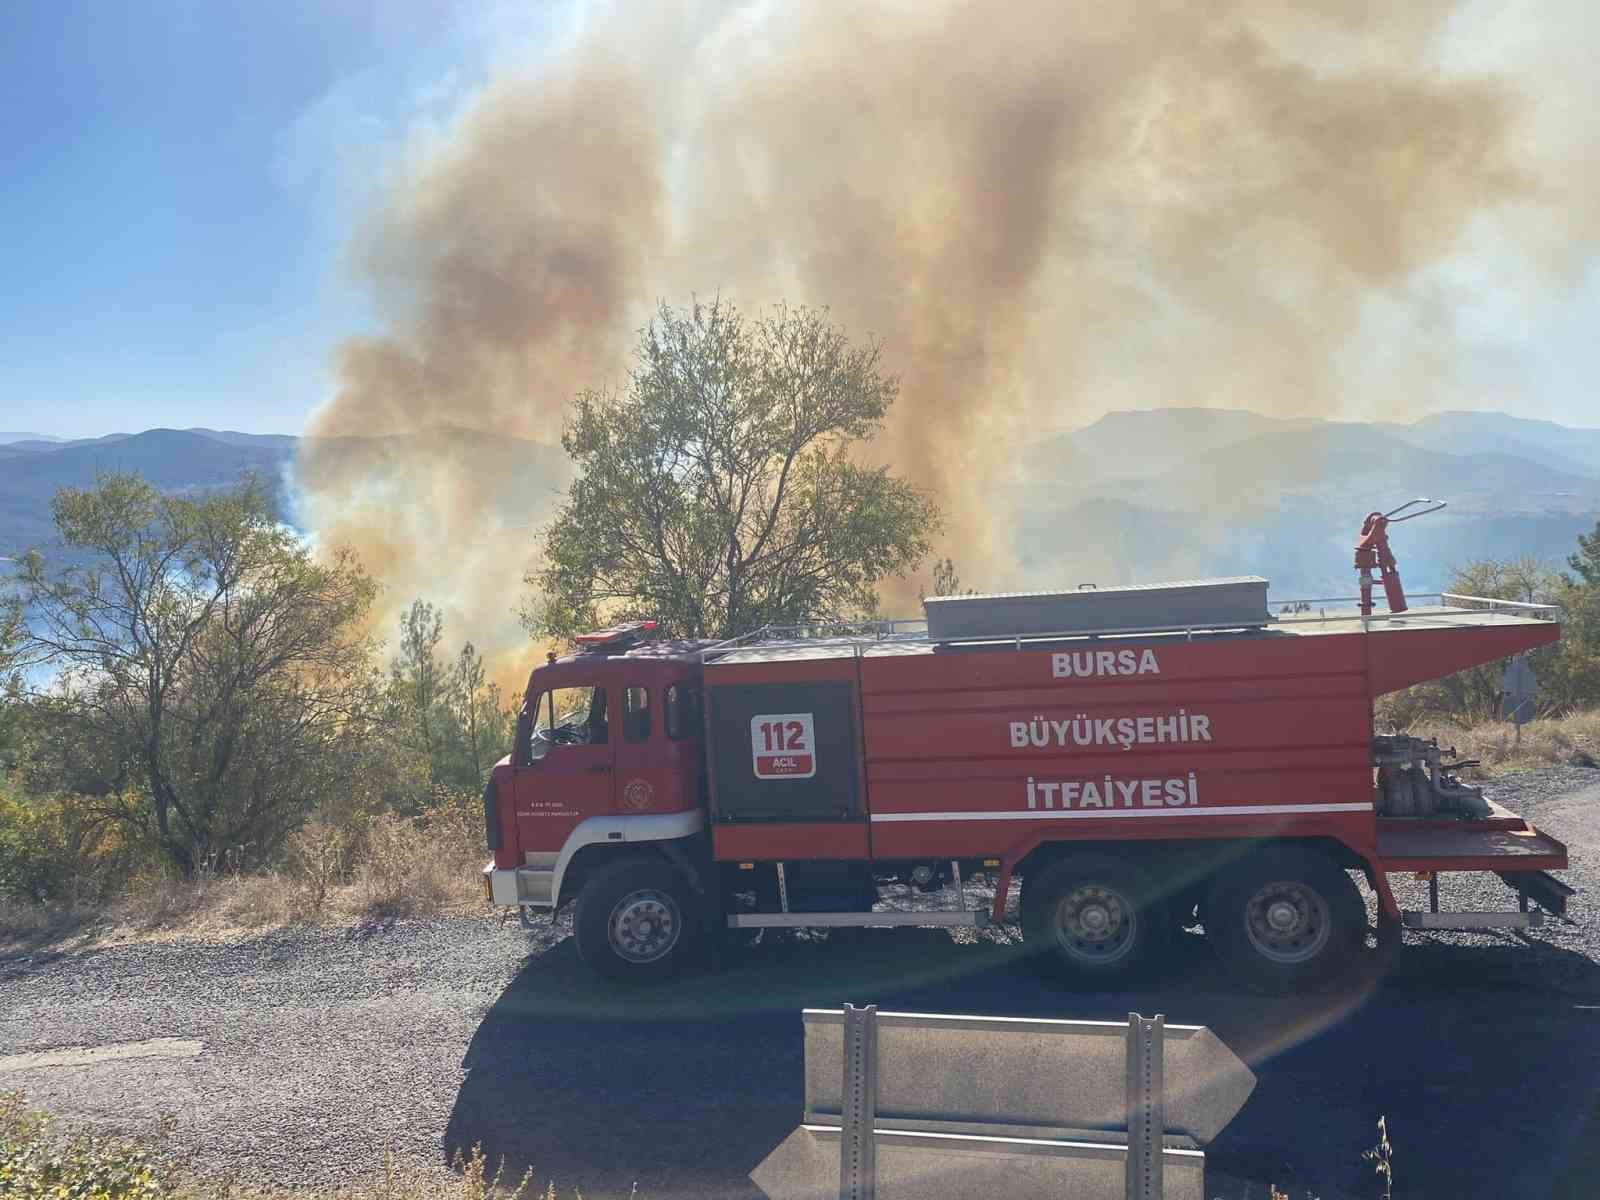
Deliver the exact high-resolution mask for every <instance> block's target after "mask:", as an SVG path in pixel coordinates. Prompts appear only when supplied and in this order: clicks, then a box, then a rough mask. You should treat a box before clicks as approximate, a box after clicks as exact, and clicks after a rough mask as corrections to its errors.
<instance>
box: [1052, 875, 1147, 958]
mask: <svg viewBox="0 0 1600 1200" xmlns="http://www.w3.org/2000/svg"><path fill="white" fill-rule="evenodd" d="M1137 931H1138V913H1137V911H1136V910H1135V909H1134V906H1133V904H1132V902H1131V901H1129V899H1128V898H1127V897H1126V896H1124V895H1123V894H1122V893H1121V892H1118V891H1115V890H1114V889H1112V888H1108V887H1102V886H1100V885H1099V884H1084V885H1083V886H1081V887H1078V888H1074V889H1073V890H1072V891H1070V892H1068V893H1067V894H1066V895H1065V896H1063V897H1062V898H1061V900H1060V902H1059V903H1058V904H1057V905H1056V911H1055V937H1056V944H1057V945H1058V946H1060V948H1061V949H1062V950H1064V951H1065V952H1066V954H1067V955H1068V957H1070V958H1075V959H1078V960H1079V961H1081V962H1092V963H1110V962H1116V961H1117V960H1118V959H1120V958H1122V957H1123V956H1124V955H1126V954H1127V953H1128V952H1129V951H1130V950H1132V949H1133V944H1134V937H1135V935H1136V933H1137Z"/></svg>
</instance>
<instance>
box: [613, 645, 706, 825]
mask: <svg viewBox="0 0 1600 1200" xmlns="http://www.w3.org/2000/svg"><path fill="white" fill-rule="evenodd" d="M617 682H618V685H619V686H618V697H619V701H620V709H621V714H620V716H619V717H618V719H617V720H618V733H617V737H616V748H617V749H616V754H617V758H616V772H615V774H614V775H613V779H614V780H615V789H616V811H617V812H619V813H622V814H631V813H665V812H681V811H683V810H684V809H688V808H694V807H697V806H698V804H699V801H700V778H699V777H700V745H699V742H700V721H699V709H698V691H697V689H694V688H693V685H692V683H691V681H690V680H688V679H686V678H683V677H682V675H681V672H675V671H673V670H672V669H671V668H670V667H668V666H667V665H666V664H661V663H651V662H627V661H625V662H624V663H623V665H622V667H621V670H620V671H619V673H618V681H617Z"/></svg>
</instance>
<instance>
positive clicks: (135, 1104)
mask: <svg viewBox="0 0 1600 1200" xmlns="http://www.w3.org/2000/svg"><path fill="white" fill-rule="evenodd" d="M1490 794H1491V796H1493V797H1494V798H1495V799H1496V800H1498V801H1499V802H1500V803H1502V804H1505V805H1506V806H1507V807H1510V808H1512V809H1515V810H1517V811H1520V812H1522V813H1524V814H1525V815H1527V816H1528V817H1529V818H1530V819H1532V820H1533V821H1535V822H1536V823H1537V824H1538V825H1539V826H1540V827H1541V828H1542V829H1544V830H1545V831H1546V832H1548V833H1550V834H1552V835H1554V836H1555V837H1558V838H1560V839H1562V840H1563V841H1565V842H1567V844H1568V846H1569V848H1570V849H1571V851H1572V855H1573V859H1574V864H1575V865H1574V868H1573V870H1571V871H1570V872H1568V874H1567V876H1566V878H1567V881H1568V882H1569V883H1571V884H1572V885H1573V886H1575V887H1576V888H1578V890H1579V895H1578V896H1577V897H1576V899H1575V900H1574V901H1573V903H1572V908H1571V916H1572V917H1573V919H1574V920H1575V921H1576V924H1575V925H1574V926H1560V925H1556V926H1550V927H1546V928H1545V929H1542V930H1538V931H1534V932H1533V933H1531V934H1530V935H1529V936H1528V937H1526V938H1523V937H1520V936H1514V935H1510V934H1504V935H1501V934H1495V935H1488V934H1408V935H1407V944H1406V947H1405V952H1404V954H1403V955H1402V956H1401V959H1400V962H1399V964H1398V965H1397V967H1396V969H1395V971H1394V972H1393V973H1392V974H1391V975H1390V976H1389V977H1388V978H1387V979H1386V980H1385V981H1383V982H1382V983H1381V984H1379V985H1377V986H1376V987H1367V988H1362V989H1359V990H1356V991H1350V992H1343V993H1339V994H1330V995H1320V996H1310V997H1298V998H1292V999H1275V998H1274V999H1269V998H1263V997H1259V996H1252V995H1248V994H1244V993H1241V992H1239V991H1238V990H1236V989H1234V988H1233V987H1232V986H1230V985H1229V983H1228V982H1227V980H1225V979H1224V978H1223V977H1222V976H1221V974H1220V972H1219V971H1218V970H1217V969H1216V968H1215V967H1214V965H1213V963H1212V961H1211V958H1210V955H1209V953H1208V951H1207V949H1206V947H1205V944H1204V941H1203V940H1202V939H1201V938H1199V937H1190V938H1186V939H1184V944H1183V945H1181V946H1179V947H1178V948H1177V949H1176V950H1175V952H1174V957H1175V959H1176V961H1175V962H1174V963H1173V964H1172V967H1171V969H1170V971H1169V972H1168V980H1167V982H1166V983H1165V984H1163V985H1160V986H1157V987H1152V988H1150V989H1148V990H1144V991H1140V992H1137V993H1121V994H1081V993H1072V992H1069V991H1066V990H1064V989H1061V988H1059V987H1057V986H1055V985H1052V984H1050V983H1048V982H1046V981H1044V980H1043V979H1042V978H1040V977H1039V976H1038V974H1037V973H1035V972H1034V971H1032V970H1030V969H1028V968H1027V967H1025V966H1024V965H1022V964H1020V963H1018V962H1016V961H1015V960H1014V958H1013V956H1012V952H1011V950H1010V949H1009V948H1007V947H1005V946H1002V945H996V944H994V943H993V942H977V943H970V942H969V943H965V944H961V943H957V942H956V941H954V940H953V939H952V938H951V937H950V935H949V934H947V933H942V932H938V931H921V930H874V931H868V932H867V933H866V934H865V935H863V936H862V937H861V938H860V939H859V940H858V941H857V942H855V943H853V944H850V945H828V944H826V943H821V942H815V941H789V942H783V943H779V944H776V945H771V946H758V947H756V948H754V949H753V950H751V951H748V952H746V953H744V954H742V955H741V956H740V957H738V958H737V959H736V960H734V961H733V962H732V963H731V964H730V965H729V966H727V967H726V968H725V969H724V970H723V971H722V972H721V973H719V974H716V975H700V976H695V977H692V978H686V979H682V980H678V981H676V982H674V983H671V984H669V985H665V986H662V987H658V988H654V989H650V990H648V991H631V992H630V991H618V990H616V989H614V988H611V987H608V986H605V985H602V984H600V983H598V982H597V981H595V980H593V979H591V978H590V977H589V975H588V974H587V972H585V971H584V970H583V968H582V967H581V966H580V965H579V963H578V962H577V959H576V955H575V954H574V952H573V948H572V942H571V939H570V938H569V937H567V936H566V934H567V932H568V930H567V925H566V922H565V921H562V922H560V923H558V924H557V925H556V926H555V927H554V928H549V927H547V928H545V929H542V930H541V931H540V932H539V933H537V934H534V935H531V936H530V935H529V934H527V933H525V932H524V931H522V930H521V929H520V928H518V926H517V925H516V924H515V923H514V922H509V923H501V922H499V921H498V920H495V919H491V920H449V921H407V922H399V923H396V924H393V925H391V926H387V927H382V928H371V929H360V930H351V929H316V930H308V929H294V930H281V931H277V932H273V933H269V934H265V935H262V936H258V937H252V938H249V939H248V940H243V941H237V942H232V943H228V944H215V943H198V942H177V943H161V944H141V945H131V946H121V947H112V948H105V949H98V950H88V951H81V952H72V953H64V954H63V953H37V954H33V955H28V956H21V957H13V958H9V959H0V1091H9V1090H22V1091H24V1092H25V1093H27V1094H28V1096H29V1098H30V1099H31V1100H32V1101H34V1102H35V1103H37V1104H39V1105H40V1106H43V1107H46V1108H49V1109H51V1110H53V1111H55V1112H57V1113H60V1114H62V1115H63V1116H66V1117H69V1118H72V1119H74V1120H76V1121H78V1122H81V1123H87V1124H92V1125H95V1126H98V1127H103V1128H106V1129H110V1130H115V1131H119V1132H126V1133H141V1132H147V1131H150V1130H153V1129H154V1128H156V1127H158V1126H159V1125H160V1124H161V1122H163V1121H164V1120H166V1119H168V1118H175V1119H176V1126H175V1133H174V1136H175V1137H176V1138H177V1140H178V1141H179V1142H180V1144H182V1145H183V1146H185V1147H187V1148H188V1149H189V1150H191V1151H192V1152H193V1155H194V1158H195V1161H196V1163H197V1164H198V1165H199V1166H200V1167H201V1168H202V1169H205V1170H209V1171H215V1172H218V1173H229V1174H231V1175H233V1176H234V1177H236V1178H240V1179H242V1180H243V1181H247V1182H274V1183H283V1184H300V1183H304V1184H321V1185H333V1184H337V1183H340V1182H346V1181H350V1180H353V1179H355V1178H357V1177H360V1176H363V1175H368V1174H370V1173H371V1172H372V1171H373V1170H374V1168H375V1167H376V1166H377V1165H378V1163H379V1162H381V1157H382V1154H383V1152H384V1150H386V1149H392V1150H394V1151H396V1152H397V1153H399V1154H401V1155H403V1156H406V1157H408V1158H414V1159H416V1160H420V1161H423V1162H427V1163H432V1164H439V1165H442V1164H443V1163H444V1162H445V1161H447V1160H448V1159H449V1158H450V1156H452V1155H453V1154H454V1153H455V1152H456V1151H458V1150H462V1149H465V1148H468V1147H470V1146H471V1145H473V1144H475V1143H482V1144H483V1146H484V1147H485V1149H486V1150H487V1151H488V1152H489V1153H490V1155H491V1156H493V1157H499V1156H502V1155H503V1156H505V1157H506V1159H507V1160H508V1161H509V1162H510V1164H511V1165H512V1166H513V1167H514V1168H515V1169H518V1170H520V1169H521V1168H522V1167H523V1166H532V1167H533V1168H534V1170H535V1172H536V1174H537V1177H538V1179H539V1180H540V1182H541V1184H542V1183H543V1181H545V1180H548V1179H553V1180H554V1181H555V1182H556V1184H557V1186H558V1187H560V1188H562V1189H570V1188H572V1187H574V1186H582V1187H583V1189H584V1194H585V1195H586V1196H589V1197H591V1198H594V1200H599V1198H600V1197H605V1196H612V1195H618V1196H626V1195H628V1192H629V1188H630V1186H631V1185H632V1184H633V1183H634V1182H635V1181H637V1182H638V1184H639V1194H640V1196H641V1197H644V1198H646V1200H663V1198H668V1197H672V1198H676V1197H715V1198H722V1197H730V1198H731V1197H738V1198H741V1200H742V1198H746V1197H754V1196H758V1195H759V1193H758V1192H756V1191H755V1189H754V1187H753V1186H752V1185H751V1184H750V1183H749V1182H748V1180H747V1179H746V1178H745V1176H746V1173H747V1172H748V1171H749V1170H750V1169H751V1167H753V1166H754V1165H755V1164H756V1163H757V1162H759V1161H760V1160H761V1159H762V1158H763V1157H764V1156H765V1155H766V1154H767V1152H768V1151H769V1150H771V1149H772V1147H773V1146H775V1145H776V1144H777V1143H778V1142H779V1141H780V1140H781V1139H782V1138H783V1137H784V1136H785V1135H786V1134H787V1133H788V1132H789V1130H791V1129H792V1128H793V1127H794V1125H795V1124H796V1122H797V1120H798V1118H799V1111H800V1097H801V1063H802V1047H801V1039H800V1021H799V1015H798V1012H799V1009H800V1008H802V1007H804V1006H806V1005H819V1006H837V1005H839V1004H840V1003H842V1002H844V1001H847V1000H848V1001H852V1002H855V1003H869V1002H877V1003H879V1004H881V1005H883V1006H885V1007H888V1008H900V1009H914V1010H922V1011H943V1012H980V1013H994V1014H1011V1015H1037V1016H1069V1017H1083V1018H1102V1019H1105V1018H1109V1019H1114V1020H1121V1019H1124V1018H1125V1017H1126V1015H1127V1013H1128V1012H1129V1011H1139V1012H1143V1013H1146V1014H1150V1013H1154V1012H1163V1013H1165V1014H1166V1015H1167V1018H1168V1019H1169V1020H1170V1021H1173V1022H1186V1023H1197V1024H1206V1025H1210V1026H1211V1027H1212V1028H1213V1029H1214V1030H1216V1032H1217V1033H1218V1034H1219V1035H1220V1036H1221V1037H1222V1038H1223V1040H1224V1041H1226V1042H1227V1043H1228V1044H1229V1045H1230V1046H1232V1047H1233V1048H1234V1050H1235V1051H1236V1052H1237V1053H1239V1054H1241V1055H1242V1056H1243V1057H1245V1058H1246V1060H1247V1061H1249V1062H1250V1064H1251V1066H1252V1067H1253V1068H1254V1069H1255V1071H1256V1073H1257V1075H1258V1076H1259V1079H1260V1083H1259V1085H1258V1087H1257V1089H1256V1092H1255V1094H1254V1096H1253V1097H1252V1098H1251V1100H1250V1102H1249V1103H1248V1104H1247V1105H1246V1106H1245V1108H1244V1110H1243V1112H1241V1114H1240V1115H1239V1117H1238V1118H1237V1119H1236V1120H1235V1121H1234V1122H1233V1124H1232V1125H1231V1126H1229V1128H1228V1129H1227V1130H1226V1131H1224V1133H1223V1134H1222V1136H1221V1137H1219V1138H1218V1139H1217V1141H1216V1142H1215V1143H1213V1145H1212V1146H1211V1147H1210V1150H1209V1164H1208V1177H1207V1178H1208V1184H1207V1192H1208V1195H1211V1196H1218V1197H1226V1198H1228V1200H1238V1198H1245V1197H1251V1198H1254V1197H1261V1198H1263V1200H1265V1197H1266V1194H1267V1184H1268V1183H1269V1182H1276V1183H1277V1185H1278V1186H1279V1187H1281V1188H1287V1189H1288V1190H1289V1193H1290V1195H1291V1196H1292V1197H1293V1200H1302V1197H1303V1196H1304V1195H1306V1194H1307V1193H1308V1192H1311V1193H1314V1194H1316V1195H1319V1196H1321V1197H1322V1198H1323V1200H1337V1198H1341V1197H1362V1196H1370V1195H1372V1194H1374V1193H1373V1191H1372V1187H1371V1183H1372V1181H1371V1178H1370V1176H1369V1170H1370V1169H1369V1168H1367V1167H1366V1165H1365V1164H1363V1163H1362V1161H1361V1158H1360V1152H1361V1150H1362V1149H1364V1148H1365V1147H1367V1146H1369V1145H1371V1142H1372V1132H1373V1124H1374V1122H1375V1121H1376V1119H1377V1117H1378V1115H1379V1114H1380V1113H1386V1114H1387V1115H1388V1117H1389V1125H1390V1132H1391V1137H1392V1140H1393V1142H1394V1144H1395V1147H1396V1157H1397V1177H1396V1189H1395V1195H1396V1196H1449V1197H1454V1198H1457V1200H1466V1198H1470V1197H1485V1198H1489V1197H1492V1198H1494V1200H1505V1198H1507V1197H1524V1196H1527V1197H1549V1196H1552V1195H1553V1194H1554V1195H1556V1196H1561V1197H1568V1196H1570V1197H1581V1196H1593V1195H1600V1112H1597V1104H1596V1101H1597V1097H1600V914H1596V913H1595V911H1594V901H1593V898H1594V897H1595V896H1596V895H1597V894H1600V772H1597V771H1593V770H1583V769H1580V768H1557V769H1551V770H1544V771H1533V772H1526V773H1523V774H1520V775H1513V776H1505V777H1502V778H1501V779H1499V780H1496V781H1495V782H1494V783H1493V784H1492V786H1491V789H1490ZM1396 882H1397V883H1398V882H1399V881H1398V879H1397V880H1396ZM1406 887H1408V888H1415V887H1416V885H1414V884H1410V883H1408V884H1407V885H1406ZM1475 892H1476V893H1480V894H1476V895H1475V894H1474V893H1475ZM1442 900H1443V903H1444V906H1445V907H1447V908H1472V907H1493V908H1507V907H1510V906H1511V893H1510V892H1509V891H1507V890H1506V889H1505V888H1504V887H1503V886H1502V885H1501V884H1500V883H1499V882H1498V881H1497V880H1495V879H1493V877H1488V878H1487V879H1486V881H1484V882H1483V883H1481V884H1469V883H1468V882H1467V881H1466V880H1465V878H1463V877H1447V878H1446V880H1445V883H1444V887H1443V894H1442ZM1402 904H1405V905H1412V906H1422V905H1424V904H1425V895H1424V894H1423V893H1422V892H1421V891H1420V890H1419V891H1416V892H1414V893H1413V894H1412V895H1411V896H1409V897H1405V896H1403V897H1402ZM89 1049H93V1051H94V1052H93V1053H80V1051H85V1050H89Z"/></svg>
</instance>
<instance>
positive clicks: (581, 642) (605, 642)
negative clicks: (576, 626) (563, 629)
mask: <svg viewBox="0 0 1600 1200" xmlns="http://www.w3.org/2000/svg"><path fill="white" fill-rule="evenodd" d="M655 631H656V623H655V622H654V621H629V622H627V623H625V624H622V625H613V626H611V628H609V629H596V630H594V631H593V632H591V633H580V634H579V635H578V636H577V637H575V638H573V639H572V640H573V641H574V642H576V643H577V644H578V652H579V653H580V654H624V653H626V652H627V651H629V650H631V649H632V648H633V647H635V646H637V645H638V644H639V643H640V642H643V641H646V640H647V639H648V638H649V637H650V636H651V635H652V634H654V633H655Z"/></svg>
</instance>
